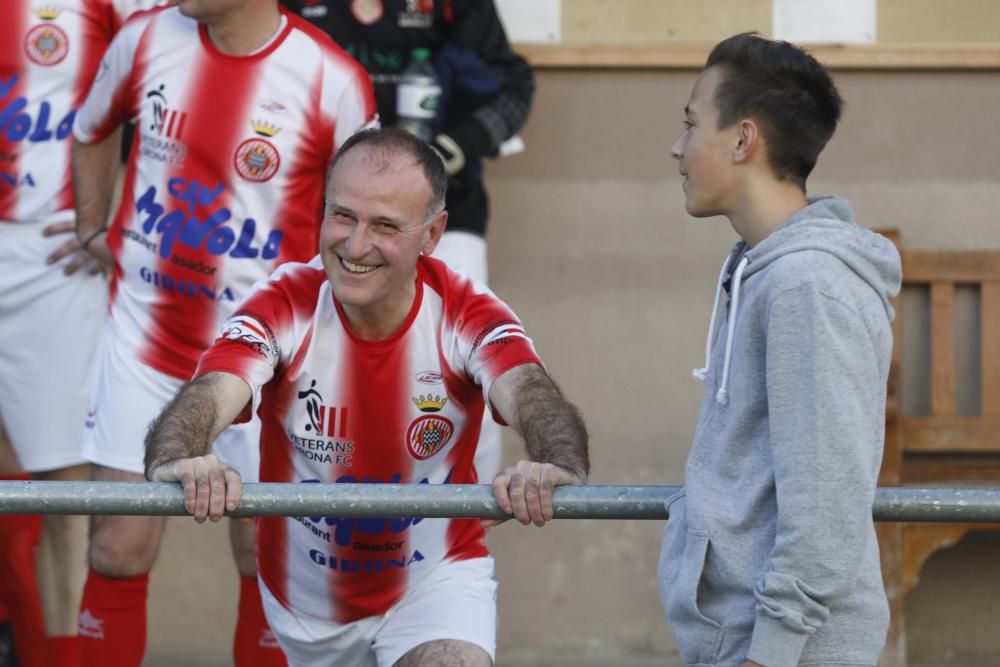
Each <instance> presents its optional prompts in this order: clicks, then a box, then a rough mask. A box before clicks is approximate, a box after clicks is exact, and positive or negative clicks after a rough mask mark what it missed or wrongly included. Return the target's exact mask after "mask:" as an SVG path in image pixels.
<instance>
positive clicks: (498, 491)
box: [493, 468, 512, 514]
mask: <svg viewBox="0 0 1000 667" xmlns="http://www.w3.org/2000/svg"><path fill="white" fill-rule="evenodd" d="M510 471H511V469H510V468H508V469H507V470H504V471H503V472H501V473H500V474H498V475H497V476H496V477H494V478H493V497H494V498H496V501H497V505H499V506H500V510H501V511H503V512H505V513H507V514H511V513H512V511H511V506H510V493H509V492H508V490H507V487H508V485H509V484H510Z"/></svg>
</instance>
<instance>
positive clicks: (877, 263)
mask: <svg viewBox="0 0 1000 667" xmlns="http://www.w3.org/2000/svg"><path fill="white" fill-rule="evenodd" d="M739 246H743V247H744V248H745V246H746V243H745V242H741V243H739V244H737V248H735V249H734V250H733V253H734V254H738V253H740V252H742V250H743V248H740V247H739ZM804 250H817V251H820V252H825V253H829V254H831V255H833V256H834V257H836V258H837V259H839V260H840V261H842V262H843V263H844V264H846V265H847V266H848V268H850V269H851V271H853V272H854V273H856V274H857V275H858V276H859V277H860V278H861V279H862V280H864V281H865V282H866V283H868V284H869V285H870V286H871V288H872V289H873V290H875V293H876V294H878V295H879V297H881V299H882V305H883V306H884V307H885V312H886V314H887V315H888V316H889V319H890V320H891V319H892V318H893V317H894V315H895V312H894V310H893V308H892V304H891V303H890V301H891V299H893V298H895V296H896V295H897V294H899V288H900V284H901V282H902V279H903V275H902V271H901V270H900V261H899V252H898V251H897V250H896V246H894V245H893V244H892V241H890V240H889V239H887V238H885V237H884V236H882V235H881V234H876V233H875V232H873V231H870V230H868V229H865V228H864V227H861V226H859V225H857V224H856V223H855V222H854V208H853V207H852V206H851V203H850V202H849V201H847V200H846V199H844V198H843V197H836V196H830V197H816V198H810V199H809V205H808V206H806V207H805V208H803V209H801V210H799V211H797V212H796V213H795V214H794V215H793V216H792V217H790V218H789V219H788V220H787V221H785V223H784V224H783V225H781V227H779V228H778V229H776V230H775V231H774V232H772V233H771V235H770V236H768V237H767V238H766V239H764V240H763V241H761V242H760V243H759V244H757V246H756V247H755V248H750V249H749V250H747V251H746V255H745V256H746V259H747V266H746V269H745V271H744V272H743V279H744V280H746V279H747V278H748V277H749V276H751V275H753V274H754V273H756V272H757V271H760V270H762V269H764V268H765V267H767V266H768V265H770V264H771V263H772V262H774V261H775V260H776V259H778V258H779V257H783V256H785V255H789V254H791V253H793V252H801V251H804Z"/></svg>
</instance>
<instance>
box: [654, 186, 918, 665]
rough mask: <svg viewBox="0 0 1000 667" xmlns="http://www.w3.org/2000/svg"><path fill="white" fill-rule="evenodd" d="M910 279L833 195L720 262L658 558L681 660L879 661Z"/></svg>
mask: <svg viewBox="0 0 1000 667" xmlns="http://www.w3.org/2000/svg"><path fill="white" fill-rule="evenodd" d="M900 280H901V269H900V260H899V254H898V253H897V252H896V249H895V247H894V246H893V245H892V243H890V242H889V241H887V240H886V239H885V238H883V237H882V236H879V235H877V234H874V233H872V232H870V231H868V230H866V229H863V228H861V227H859V226H858V225H856V224H854V222H853V211H852V210H851V206H850V204H849V203H848V202H847V201H846V200H845V199H842V198H839V197H826V198H821V199H814V200H810V203H809V205H808V206H807V207H806V208H804V209H802V210H800V211H798V212H797V213H796V214H795V215H793V216H792V217H791V218H789V219H788V220H787V221H786V222H785V223H784V224H783V225H782V226H781V227H780V228H778V229H777V230H775V231H774V232H773V233H772V234H771V235H770V236H768V237H767V238H766V239H764V240H763V241H762V242H760V243H759V244H758V245H757V246H756V247H753V248H748V246H747V245H746V243H744V242H741V243H738V244H737V245H736V247H735V248H734V249H733V251H732V253H731V254H730V255H729V258H728V259H727V261H726V263H725V264H724V265H723V270H722V274H721V275H720V278H719V288H718V290H717V296H716V303H715V307H714V308H713V314H712V322H711V324H710V325H709V335H708V342H707V344H706V357H707V363H706V367H705V368H703V369H699V370H698V371H695V374H696V376H698V377H701V378H702V379H704V380H705V383H706V386H705V397H704V400H703V402H702V406H701V414H700V416H699V418H698V425H697V429H696V431H695V436H694V444H693V445H692V448H691V452H690V455H689V457H688V462H687V466H686V468H685V488H684V491H682V492H681V493H679V494H678V495H677V496H675V497H674V498H672V499H671V500H670V501H668V504H669V511H670V521H669V522H668V524H667V528H666V530H665V532H664V535H663V545H662V550H661V554H660V567H659V579H660V586H661V592H662V596H663V606H664V609H665V610H666V613H667V618H668V620H669V621H670V625H671V629H672V630H673V632H674V635H675V637H676V638H677V643H678V646H679V647H680V651H681V655H682V657H683V659H684V661H685V662H686V663H687V664H688V665H718V666H720V667H730V666H733V667H739V666H740V665H741V664H742V663H743V661H744V660H747V659H749V660H753V661H755V662H758V663H760V664H762V665H764V666H765V667H793V666H794V665H813V666H820V665H822V666H826V667H832V666H842V665H875V664H876V663H877V661H878V657H879V653H880V652H881V650H882V647H883V645H884V643H885V637H886V631H887V629H888V624H889V610H888V604H887V602H886V597H885V593H884V592H883V588H882V573H881V569H880V566H879V550H878V542H877V541H876V539H875V528H874V524H873V523H872V501H873V499H874V494H875V487H876V481H877V479H878V471H879V466H880V465H881V461H882V445H883V440H884V424H885V395H886V379H887V377H888V373H889V361H890V357H891V351H892V331H891V329H890V321H891V319H892V317H893V310H892V306H891V305H890V304H889V300H890V299H891V298H893V297H894V296H895V295H896V294H897V293H898V292H899V288H900ZM727 295H728V299H726V296H727Z"/></svg>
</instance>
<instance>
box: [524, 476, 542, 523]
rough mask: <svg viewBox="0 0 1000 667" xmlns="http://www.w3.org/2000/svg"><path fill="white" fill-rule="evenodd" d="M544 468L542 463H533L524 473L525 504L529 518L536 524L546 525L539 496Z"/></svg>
mask: <svg viewBox="0 0 1000 667" xmlns="http://www.w3.org/2000/svg"><path fill="white" fill-rule="evenodd" d="M543 470H544V469H543V467H542V464H539V463H533V464H531V465H530V466H529V467H528V469H527V470H526V471H525V474H524V504H525V507H527V509H528V519H529V520H530V521H531V523H533V524H535V525H536V526H544V525H545V519H544V518H543V516H542V504H541V499H540V497H539V494H540V488H541V476H542V474H543Z"/></svg>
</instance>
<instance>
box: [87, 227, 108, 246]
mask: <svg viewBox="0 0 1000 667" xmlns="http://www.w3.org/2000/svg"><path fill="white" fill-rule="evenodd" d="M106 231H108V226H107V225H105V226H103V227H101V228H100V229H98V230H97V231H96V232H94V233H93V234H91V235H90V236H88V237H87V238H86V239H84V240H83V241H81V242H80V248H81V249H82V250H83V251H84V252H86V251H87V246H89V245H90V244H91V242H92V241H93V240H94V239H96V238H97V237H98V236H100V235H101V234H103V233H104V232H106Z"/></svg>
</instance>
